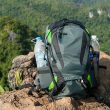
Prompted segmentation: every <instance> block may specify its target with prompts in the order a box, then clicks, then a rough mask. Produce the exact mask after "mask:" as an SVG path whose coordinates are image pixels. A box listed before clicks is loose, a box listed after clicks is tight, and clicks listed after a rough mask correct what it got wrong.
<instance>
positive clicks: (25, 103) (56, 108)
mask: <svg viewBox="0 0 110 110" xmlns="http://www.w3.org/2000/svg"><path fill="white" fill-rule="evenodd" d="M27 92H28V89H22V90H19V91H13V92H9V93H5V94H4V95H1V96H0V110H7V108H8V110H110V108H109V107H107V106H106V105H105V104H103V103H98V102H97V101H96V100H95V99H94V98H89V99H86V100H79V101H76V100H74V99H73V98H71V97H65V98H62V99H60V100H57V101H53V102H50V101H49V100H48V98H47V96H44V97H41V98H39V97H33V96H29V95H28V94H27Z"/></svg>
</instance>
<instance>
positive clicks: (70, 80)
mask: <svg viewBox="0 0 110 110" xmlns="http://www.w3.org/2000/svg"><path fill="white" fill-rule="evenodd" d="M90 42H91V36H90V34H89V33H88V31H87V29H86V28H85V26H84V25H82V23H80V22H79V21H73V20H68V19H63V20H60V21H57V22H54V23H52V24H50V25H49V26H48V28H47V31H46V36H45V46H46V53H45V56H44V59H45V60H46V61H47V67H44V68H41V69H40V70H38V71H39V74H38V76H37V78H36V79H37V80H38V81H37V83H38V82H39V86H40V88H41V89H42V90H45V91H47V92H48V93H49V95H50V96H52V97H54V98H56V99H58V98H62V97H64V96H73V97H74V98H76V99H79V98H85V97H86V96H87V93H88V91H89V92H90V91H91V90H92V89H93V88H96V87H97V85H98V84H97V80H96V76H97V75H98V65H99V53H97V52H95V51H94V49H93V47H92V46H91V44H90ZM37 85H38V84H37Z"/></svg>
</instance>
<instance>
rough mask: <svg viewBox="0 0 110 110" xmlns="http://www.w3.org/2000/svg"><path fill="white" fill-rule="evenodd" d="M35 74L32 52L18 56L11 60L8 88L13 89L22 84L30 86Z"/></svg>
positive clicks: (35, 68) (35, 67)
mask: <svg viewBox="0 0 110 110" xmlns="http://www.w3.org/2000/svg"><path fill="white" fill-rule="evenodd" d="M36 74H37V66H36V62H35V57H34V52H29V54H28V55H20V56H17V57H15V58H14V59H13V61H12V67H11V70H10V71H9V73H8V81H9V85H10V88H12V89H15V88H17V87H19V86H21V85H24V84H29V83H30V84H32V83H33V82H34V79H35V76H36Z"/></svg>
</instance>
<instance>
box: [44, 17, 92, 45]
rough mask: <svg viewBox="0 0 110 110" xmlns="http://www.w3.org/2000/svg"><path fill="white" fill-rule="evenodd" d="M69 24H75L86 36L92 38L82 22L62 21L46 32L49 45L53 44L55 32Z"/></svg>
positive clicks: (55, 23) (52, 25)
mask: <svg viewBox="0 0 110 110" xmlns="http://www.w3.org/2000/svg"><path fill="white" fill-rule="evenodd" d="M69 24H74V25H76V26H79V27H80V28H82V29H83V30H84V31H85V32H86V34H87V35H88V36H89V37H90V33H89V32H88V30H87V29H86V28H85V26H84V25H83V24H82V23H81V22H80V21H77V20H68V19H62V20H60V21H56V22H54V23H51V24H50V25H49V26H48V28H47V30H46V37H45V39H46V40H47V41H48V43H50V44H51V41H52V32H54V30H56V29H58V28H61V27H64V26H66V25H69Z"/></svg>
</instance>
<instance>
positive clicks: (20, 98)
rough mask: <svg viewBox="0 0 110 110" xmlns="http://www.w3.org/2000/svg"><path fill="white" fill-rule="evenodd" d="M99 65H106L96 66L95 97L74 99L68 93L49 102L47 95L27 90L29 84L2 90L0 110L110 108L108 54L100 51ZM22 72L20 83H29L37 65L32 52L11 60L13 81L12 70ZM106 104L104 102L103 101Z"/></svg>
mask: <svg viewBox="0 0 110 110" xmlns="http://www.w3.org/2000/svg"><path fill="white" fill-rule="evenodd" d="M100 54H101V56H100V65H102V66H106V67H107V69H104V68H100V69H99V75H98V76H99V87H98V88H97V89H96V90H95V91H94V93H93V94H94V95H95V97H96V98H97V100H96V99H95V98H94V97H93V98H88V99H85V100H77V101H76V100H74V99H73V98H71V97H64V98H62V99H59V100H56V101H54V102H50V101H49V99H48V98H47V96H46V95H45V96H43V97H38V96H39V95H38V94H36V93H34V97H33V96H29V95H28V94H27V92H28V90H29V89H28V88H27V89H26V88H25V89H22V90H18V91H12V92H8V93H5V94H3V95H1V96H0V110H7V108H8V110H30V109H31V110H110V108H109V107H108V106H110V79H109V78H110V56H108V55H107V54H105V53H104V52H100ZM18 70H19V72H20V73H21V74H22V76H23V83H24V84H25V83H30V82H31V83H32V82H33V81H34V77H35V76H36V75H37V68H36V65H35V59H34V55H33V53H29V54H28V55H21V56H18V57H16V58H15V59H14V60H13V63H12V68H11V70H10V72H9V76H10V77H9V78H10V81H12V80H14V81H15V79H14V78H15V74H16V71H18ZM14 81H13V82H11V84H13V85H12V87H14V89H15V86H16V81H15V82H14ZM104 103H105V104H107V105H108V106H107V105H105V104H104Z"/></svg>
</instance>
